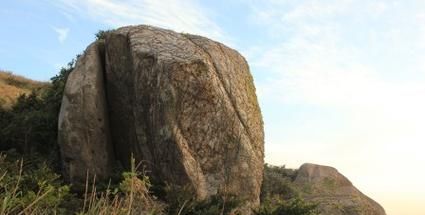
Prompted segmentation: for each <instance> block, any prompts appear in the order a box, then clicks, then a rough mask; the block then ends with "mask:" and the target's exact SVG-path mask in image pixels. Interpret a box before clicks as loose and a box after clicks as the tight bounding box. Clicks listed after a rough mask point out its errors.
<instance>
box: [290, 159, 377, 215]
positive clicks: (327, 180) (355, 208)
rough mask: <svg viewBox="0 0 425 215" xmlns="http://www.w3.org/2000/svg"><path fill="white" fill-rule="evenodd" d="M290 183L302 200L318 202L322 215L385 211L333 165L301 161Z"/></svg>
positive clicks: (372, 213) (375, 214)
mask: <svg viewBox="0 0 425 215" xmlns="http://www.w3.org/2000/svg"><path fill="white" fill-rule="evenodd" d="M294 185H295V186H296V187H297V188H298V189H299V191H300V192H301V196H302V197H303V198H304V199H305V200H306V201H308V202H315V203H318V209H319V211H320V214H322V215H385V210H384V209H383V208H382V207H381V206H380V205H379V204H378V203H377V202H375V201H374V200H372V199H371V198H369V197H367V196H366V195H364V194H363V193H361V192H360V191H359V190H358V189H357V188H355V187H354V186H353V184H352V183H351V182H350V181H349V180H348V179H347V178H346V177H345V176H343V175H342V174H341V173H339V172H338V171H337V170H336V169H335V168H333V167H328V166H321V165H316V164H303V165H302V166H301V167H300V169H299V170H298V173H297V175H296V178H295V180H294Z"/></svg>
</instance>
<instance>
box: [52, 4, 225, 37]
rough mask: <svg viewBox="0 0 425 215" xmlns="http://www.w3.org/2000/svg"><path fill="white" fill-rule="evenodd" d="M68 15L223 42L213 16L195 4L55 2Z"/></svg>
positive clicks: (119, 25)
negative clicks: (181, 33)
mask: <svg viewBox="0 0 425 215" xmlns="http://www.w3.org/2000/svg"><path fill="white" fill-rule="evenodd" d="M54 3H55V4H56V5H58V6H59V7H60V8H61V9H62V10H63V11H65V13H66V14H73V15H77V16H84V17H89V18H90V19H92V20H94V21H96V22H99V23H103V24H107V25H110V26H111V27H121V26H124V25H137V24H149V25H154V26H159V27H164V28H169V29H173V30H176V31H179V32H187V33H193V34H199V35H203V36H208V37H210V38H213V39H216V40H220V41H223V40H225V37H224V35H223V31H222V30H221V29H220V27H219V26H217V25H216V24H215V23H214V22H213V21H212V20H211V18H210V16H212V14H211V13H210V12H209V11H208V10H207V9H206V8H203V7H201V6H200V5H199V4H197V2H196V1H193V0H161V1H158V0H126V1H121V0H59V1H55V2H54Z"/></svg>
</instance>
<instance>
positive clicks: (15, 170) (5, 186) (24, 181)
mask: <svg viewBox="0 0 425 215" xmlns="http://www.w3.org/2000/svg"><path fill="white" fill-rule="evenodd" d="M0 190H1V192H0V214H56V213H61V214H63V212H65V208H64V207H63V205H62V203H63V202H65V200H66V199H68V198H70V194H69V186H66V185H62V184H61V181H60V180H59V175H57V174H56V173H54V172H53V171H52V170H51V169H50V168H49V167H48V166H47V165H46V164H45V163H37V164H34V163H27V162H24V161H23V160H22V159H21V160H17V161H16V160H9V159H8V158H7V157H6V156H5V155H4V154H1V155H0Z"/></svg>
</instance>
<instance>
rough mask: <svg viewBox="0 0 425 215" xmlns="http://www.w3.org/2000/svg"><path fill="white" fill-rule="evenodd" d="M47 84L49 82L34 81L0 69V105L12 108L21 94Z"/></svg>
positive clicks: (41, 87)
mask: <svg viewBox="0 0 425 215" xmlns="http://www.w3.org/2000/svg"><path fill="white" fill-rule="evenodd" d="M46 86H47V82H40V81H34V80H31V79H27V78H24V77H22V76H19V75H14V74H13V73H11V72H7V71H3V70H0V106H1V107H3V108H10V107H11V106H12V105H13V103H14V102H15V101H16V99H17V98H18V97H19V96H20V95H22V94H29V93H31V92H32V91H33V90H36V91H38V90H41V89H43V88H45V87H46Z"/></svg>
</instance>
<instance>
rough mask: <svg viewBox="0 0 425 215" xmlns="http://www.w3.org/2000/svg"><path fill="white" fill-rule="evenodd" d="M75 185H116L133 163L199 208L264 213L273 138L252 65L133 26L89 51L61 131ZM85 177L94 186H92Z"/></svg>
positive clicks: (197, 41)
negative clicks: (187, 193) (234, 202)
mask: <svg viewBox="0 0 425 215" xmlns="http://www.w3.org/2000/svg"><path fill="white" fill-rule="evenodd" d="M59 143H60V146H61V149H62V150H61V151H62V157H63V162H64V169H65V171H64V172H65V174H66V176H67V177H68V178H69V179H70V180H71V182H72V181H77V180H83V179H85V174H86V171H89V172H91V173H93V174H96V175H100V176H102V177H105V176H106V177H107V176H108V173H109V172H110V171H111V168H112V164H111V163H113V162H114V161H115V160H118V161H119V162H121V163H122V164H123V165H124V166H128V165H129V159H130V157H131V156H134V158H135V159H136V160H137V161H142V162H143V164H145V165H146V167H145V168H147V170H148V172H150V175H151V176H152V177H153V179H154V180H158V181H161V182H164V183H170V184H174V185H181V186H189V187H191V188H192V189H193V191H194V192H195V194H196V196H197V197H198V199H204V198H206V197H209V196H211V195H216V194H218V195H224V194H226V195H227V194H229V195H237V196H238V197H240V198H242V199H245V200H246V202H247V205H251V206H252V207H256V206H257V205H258V204H259V194H260V186H261V182H262V171H263V157H264V133H263V122H262V117H261V112H260V108H259V105H258V102H257V98H256V94H255V87H254V84H253V79H252V76H251V74H250V72H249V67H248V64H247V62H246V61H245V59H244V58H243V57H242V56H241V55H240V54H239V53H238V52H237V51H235V50H233V49H230V48H228V47H226V46H225V45H223V44H220V43H218V42H215V41H212V40H209V39H207V38H204V37H200V36H195V35H189V34H179V33H176V32H173V31H170V30H164V29H160V28H155V27H150V26H130V27H123V28H120V29H117V30H114V31H111V32H108V33H107V34H106V35H105V38H103V39H100V40H98V41H96V42H94V43H93V44H92V45H90V46H89V48H88V49H87V51H86V52H85V54H84V55H83V56H82V57H80V59H79V60H78V62H77V65H76V69H75V70H74V71H73V72H72V73H71V75H70V76H69V78H68V81H67V84H66V88H65V95H64V102H63V105H62V108H61V114H60V123H59ZM83 176H84V177H83Z"/></svg>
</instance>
